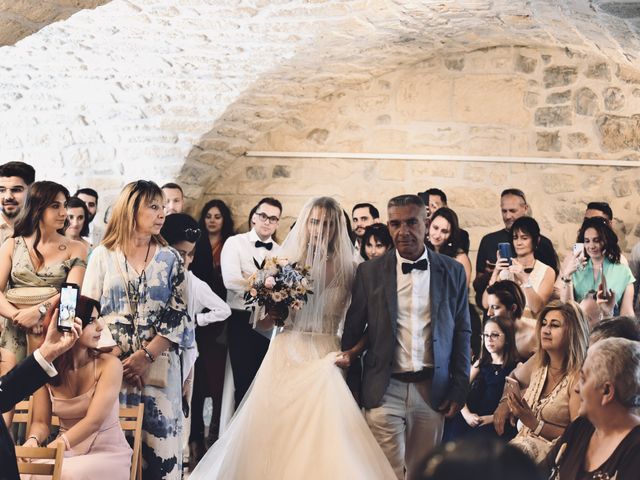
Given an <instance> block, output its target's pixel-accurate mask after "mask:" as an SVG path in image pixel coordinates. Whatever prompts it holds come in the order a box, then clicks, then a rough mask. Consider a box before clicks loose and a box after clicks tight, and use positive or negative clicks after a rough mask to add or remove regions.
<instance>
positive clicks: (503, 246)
mask: <svg viewBox="0 0 640 480" xmlns="http://www.w3.org/2000/svg"><path fill="white" fill-rule="evenodd" d="M498 252H499V253H500V258H506V259H508V260H509V265H511V259H512V258H513V250H512V249H511V244H510V243H499V244H498Z"/></svg>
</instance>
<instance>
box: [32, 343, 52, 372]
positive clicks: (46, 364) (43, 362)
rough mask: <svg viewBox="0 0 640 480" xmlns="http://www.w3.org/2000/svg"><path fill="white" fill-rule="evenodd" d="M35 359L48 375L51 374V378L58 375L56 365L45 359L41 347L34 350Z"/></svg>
mask: <svg viewBox="0 0 640 480" xmlns="http://www.w3.org/2000/svg"><path fill="white" fill-rule="evenodd" d="M33 359H34V360H35V361H36V362H38V365H40V366H41V367H42V369H43V370H44V371H45V372H46V373H47V375H49V376H50V377H51V378H53V377H55V376H56V375H58V371H57V370H56V367H54V366H53V364H52V363H49V362H47V361H46V360H45V358H44V357H43V356H42V354H41V353H40V349H39V348H38V349H36V350H35V351H34V352H33Z"/></svg>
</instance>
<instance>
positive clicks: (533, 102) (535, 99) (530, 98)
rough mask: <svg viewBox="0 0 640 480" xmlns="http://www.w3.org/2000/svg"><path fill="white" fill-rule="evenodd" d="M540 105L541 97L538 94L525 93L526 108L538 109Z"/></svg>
mask: <svg viewBox="0 0 640 480" xmlns="http://www.w3.org/2000/svg"><path fill="white" fill-rule="evenodd" d="M538 103H540V95H539V94H538V93H536V92H525V93H524V106H525V107H528V108H533V107H537V106H538Z"/></svg>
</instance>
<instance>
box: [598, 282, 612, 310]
mask: <svg viewBox="0 0 640 480" xmlns="http://www.w3.org/2000/svg"><path fill="white" fill-rule="evenodd" d="M596 303H597V304H598V307H599V309H600V313H601V314H602V317H603V318H605V317H611V316H612V315H613V310H614V309H615V307H616V294H615V293H613V290H611V289H609V292H608V293H607V294H606V295H605V292H604V290H603V289H602V284H600V285H599V286H598V291H597V292H596Z"/></svg>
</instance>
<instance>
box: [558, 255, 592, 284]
mask: <svg viewBox="0 0 640 480" xmlns="http://www.w3.org/2000/svg"><path fill="white" fill-rule="evenodd" d="M586 264H587V259H586V258H585V257H584V256H582V255H581V254H580V252H575V253H574V254H572V255H567V256H566V257H565V259H564V262H562V268H561V269H560V276H561V277H564V278H569V277H571V275H573V274H574V273H575V272H576V271H577V270H578V267H580V268H584V266H585V265H586Z"/></svg>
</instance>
